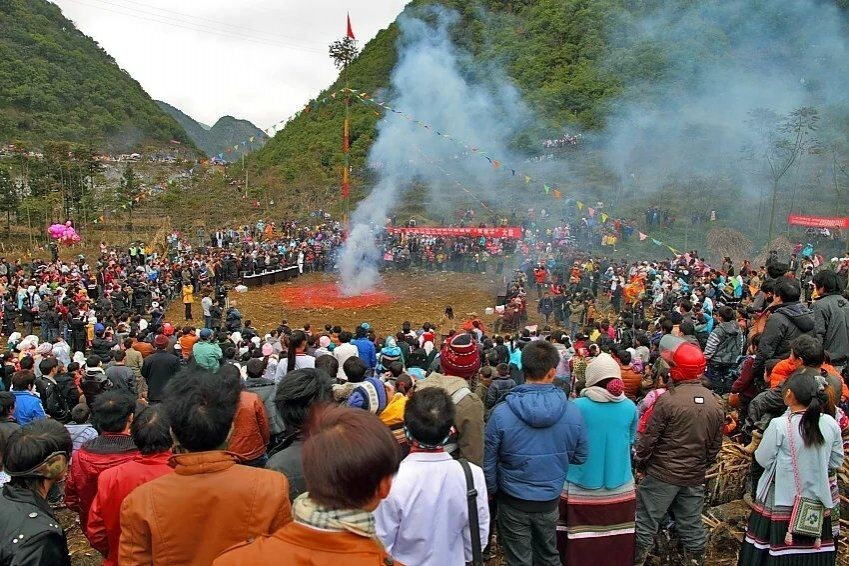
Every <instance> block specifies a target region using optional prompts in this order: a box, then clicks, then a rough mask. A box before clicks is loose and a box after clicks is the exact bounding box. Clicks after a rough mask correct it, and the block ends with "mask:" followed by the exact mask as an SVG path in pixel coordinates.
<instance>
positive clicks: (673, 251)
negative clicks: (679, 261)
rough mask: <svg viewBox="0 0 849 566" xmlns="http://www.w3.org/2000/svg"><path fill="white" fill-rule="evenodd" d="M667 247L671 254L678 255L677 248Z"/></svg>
mask: <svg viewBox="0 0 849 566" xmlns="http://www.w3.org/2000/svg"><path fill="white" fill-rule="evenodd" d="M666 247H667V248H669V251H670V252H672V253H674V254H675V255H678V250H676V249H675V248H673V247H672V246H666Z"/></svg>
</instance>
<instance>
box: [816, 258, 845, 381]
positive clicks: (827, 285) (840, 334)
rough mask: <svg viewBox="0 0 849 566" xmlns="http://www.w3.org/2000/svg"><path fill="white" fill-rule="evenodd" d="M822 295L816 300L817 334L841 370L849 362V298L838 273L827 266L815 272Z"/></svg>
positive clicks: (835, 365)
mask: <svg viewBox="0 0 849 566" xmlns="http://www.w3.org/2000/svg"><path fill="white" fill-rule="evenodd" d="M813 283H814V288H815V289H816V291H817V295H818V296H819V298H818V299H817V300H816V301H814V304H813V311H814V336H815V337H816V338H817V340H819V342H820V344H822V347H823V348H824V349H825V351H826V352H828V354H829V356H830V358H831V365H833V366H834V369H836V370H837V371H838V372H841V371H843V368H844V366H845V365H846V363H847V362H849V300H846V298H845V297H843V295H842V293H841V292H840V281H839V279H838V277H837V274H836V273H835V272H834V271H832V270H830V269H823V270H822V271H819V272H818V273H817V274H816V275H814V281H813Z"/></svg>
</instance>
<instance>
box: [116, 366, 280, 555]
mask: <svg viewBox="0 0 849 566" xmlns="http://www.w3.org/2000/svg"><path fill="white" fill-rule="evenodd" d="M164 398H165V399H166V401H165V412H166V415H167V416H168V420H169V421H170V424H171V432H172V434H173V437H174V442H175V448H174V451H175V455H174V456H173V457H172V459H171V464H172V466H173V467H174V471H175V473H173V474H166V475H164V476H161V477H158V478H156V479H155V480H153V481H150V482H148V483H145V484H143V485H140V486H139V487H137V488H136V489H135V490H133V492H132V493H131V494H130V495H129V496H127V498H126V499H125V500H124V503H123V504H122V505H121V540H120V543H119V553H118V557H119V562H120V564H121V565H122V566H135V565H139V566H141V565H149V564H181V565H185V566H201V565H203V566H206V565H208V564H210V563H212V561H213V559H214V558H215V557H216V556H218V555H219V554H220V553H221V552H222V551H224V550H225V549H227V548H229V547H230V546H232V545H234V544H236V543H239V542H243V541H244V540H246V539H248V538H250V537H256V536H259V535H262V534H266V533H270V532H274V531H275V530H277V529H279V528H280V527H282V526H283V525H285V524H287V523H289V522H291V520H292V510H291V505H290V503H289V486H288V482H287V481H286V476H284V475H283V474H281V473H278V472H272V471H270V470H263V469H260V468H253V467H250V466H241V465H238V457H237V456H236V455H235V454H232V453H230V452H228V451H227V447H228V443H229V439H230V433H231V431H232V427H233V418H234V417H235V415H236V408H237V406H238V404H239V391H238V390H236V389H235V388H232V387H222V386H221V381H220V378H217V377H216V376H214V375H212V374H210V373H209V372H206V371H204V370H202V369H200V368H195V369H190V370H188V371H187V372H186V373H185V374H183V375H181V376H180V379H176V380H173V381H171V383H169V385H168V389H167V392H166V393H165V395H164ZM210 494H214V496H211V495H210ZM163 502H164V504H163Z"/></svg>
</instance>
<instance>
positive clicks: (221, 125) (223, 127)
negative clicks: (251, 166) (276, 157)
mask: <svg viewBox="0 0 849 566" xmlns="http://www.w3.org/2000/svg"><path fill="white" fill-rule="evenodd" d="M156 104H158V105H159V107H160V108H162V109H163V110H164V111H165V112H167V113H168V114H169V115H170V116H171V117H172V118H174V119H175V120H176V121H177V123H179V124H180V125H181V126H183V128H184V129H185V130H186V132H187V133H188V134H189V137H191V138H192V141H194V142H195V145H197V146H198V147H199V148H200V149H202V150H203V152H204V153H205V154H206V155H208V156H214V155H218V154H219V153H225V157H226V156H227V154H226V151H227V148H232V147H233V146H234V145H235V144H239V143H241V142H242V141H244V140H246V139H249V138H250V137H251V136H257V134H258V133H260V129H259V128H257V127H256V126H255V125H253V124H252V123H251V122H250V121H248V120H239V119H237V118H234V117H232V116H223V117H221V118H219V119H218V121H217V122H215V125H213V126H212V127H211V128H206V127H204V126H203V125H202V124H201V123H200V122H198V121H196V120H195V119H194V118H192V117H191V116H189V115H188V114H186V113H184V112H183V111H182V110H180V109H178V108H175V107H173V106H171V105H170V104H168V103H167V102H162V101H161V100H157V101H156ZM261 145H262V141H261V140H259V139H255V140H254V147H255V148H259V147H261Z"/></svg>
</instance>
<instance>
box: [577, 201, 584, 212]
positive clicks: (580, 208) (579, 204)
mask: <svg viewBox="0 0 849 566" xmlns="http://www.w3.org/2000/svg"><path fill="white" fill-rule="evenodd" d="M578 210H584V203H582V202H581V201H578Z"/></svg>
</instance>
